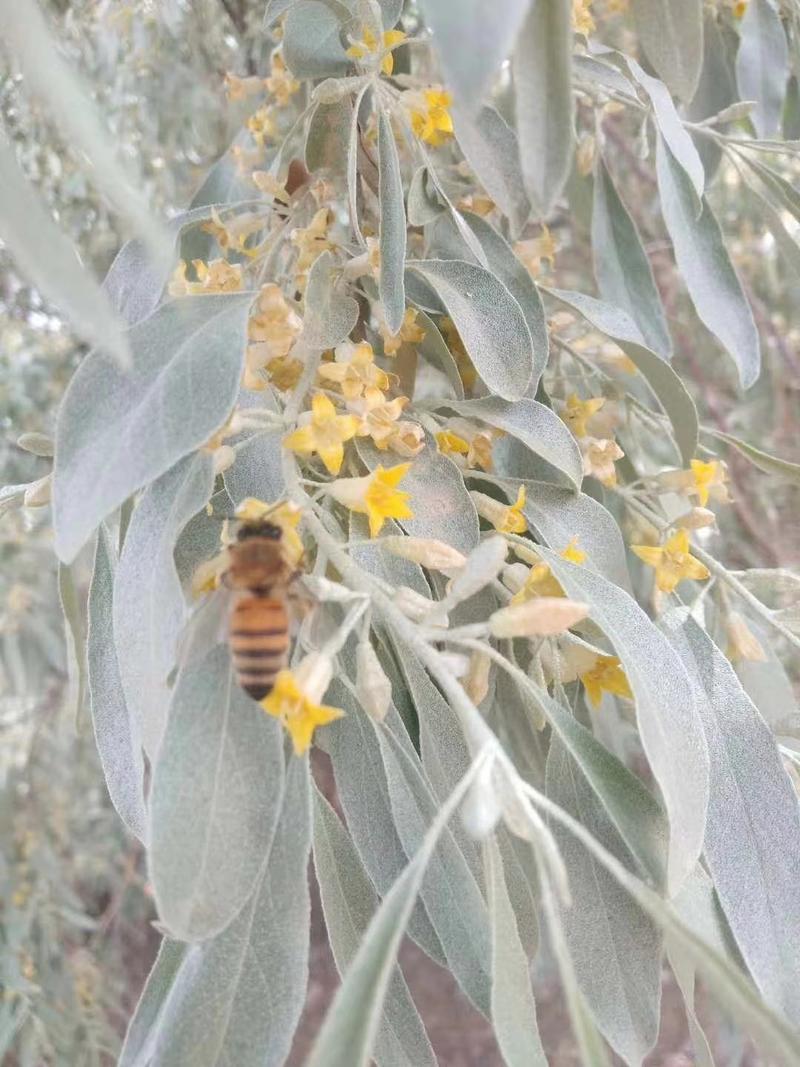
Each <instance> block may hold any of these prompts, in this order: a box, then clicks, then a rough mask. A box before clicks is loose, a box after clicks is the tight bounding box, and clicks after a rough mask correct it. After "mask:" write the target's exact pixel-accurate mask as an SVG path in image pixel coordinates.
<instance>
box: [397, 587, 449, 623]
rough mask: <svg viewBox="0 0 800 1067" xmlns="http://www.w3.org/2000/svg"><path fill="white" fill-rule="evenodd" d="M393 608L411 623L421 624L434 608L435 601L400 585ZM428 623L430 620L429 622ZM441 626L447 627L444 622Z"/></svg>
mask: <svg viewBox="0 0 800 1067" xmlns="http://www.w3.org/2000/svg"><path fill="white" fill-rule="evenodd" d="M394 604H395V607H397V608H399V609H400V611H402V613H403V614H404V615H405V616H406V617H407V618H409V619H411V620H412V621H413V622H421V621H422V620H423V619H424V618H425V617H426V616H427V615H429V614H430V613H431V612H432V611H433V610H434V609H435V608H436V601H435V600H430V599H429V598H428V597H426V596H422V595H421V594H420V593H418V592H417V591H416V590H415V589H409V587H408V586H407V585H401V586H400V587H399V588H398V590H397V592H396V593H395V595H394ZM429 621H430V620H429ZM443 625H447V623H446V622H444V623H443Z"/></svg>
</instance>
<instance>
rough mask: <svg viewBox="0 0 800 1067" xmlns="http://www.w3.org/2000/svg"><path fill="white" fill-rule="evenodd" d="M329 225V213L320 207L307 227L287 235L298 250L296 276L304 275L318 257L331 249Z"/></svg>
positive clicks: (326, 209)
mask: <svg viewBox="0 0 800 1067" xmlns="http://www.w3.org/2000/svg"><path fill="white" fill-rule="evenodd" d="M330 224H331V213H330V211H329V210H328V208H326V207H321V208H320V209H319V211H317V212H316V214H315V215H314V217H313V219H312V220H311V222H310V223H309V224H308V226H306V227H300V228H299V229H296V230H292V232H291V233H290V234H289V237H290V239H291V242H292V244H293V245H295V247H296V248H297V250H298V254H297V263H296V264H295V271H296V272H297V274H298V275H305V273H306V271H307V270H308V269H309V267H310V266H311V264H312V263H313V262H314V261H315V260H316V258H317V257H318V256H320V255H322V253H323V252H326V251H327V250H328V249H331V248H333V244H332V243H331V241H330V240H329V239H328V230H329V228H330Z"/></svg>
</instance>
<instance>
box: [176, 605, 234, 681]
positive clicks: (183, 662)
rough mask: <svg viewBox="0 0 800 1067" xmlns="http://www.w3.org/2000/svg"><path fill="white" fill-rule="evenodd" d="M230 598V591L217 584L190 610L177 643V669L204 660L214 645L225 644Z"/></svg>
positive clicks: (230, 606)
mask: <svg viewBox="0 0 800 1067" xmlns="http://www.w3.org/2000/svg"><path fill="white" fill-rule="evenodd" d="M234 597H235V594H234V593H233V591H232V590H230V589H227V588H226V587H225V586H220V587H219V589H216V590H215V591H214V592H213V593H212V594H211V595H210V596H207V597H206V598H205V599H204V600H203V602H202V603H201V604H199V605H198V606H197V608H196V609H195V610H194V611H193V612H192V614H191V616H190V618H189V620H188V621H187V623H186V625H185V626H184V628H183V632H182V634H181V636H180V640H179V642H178V656H177V668H178V670H179V671H181V670H183V669H184V667H187V666H189V665H190V664H193V663H198V662H199V661H200V660H202V659H205V657H206V656H207V655H208V654H209V652H211V650H212V649H213V648H216V646H217V645H224V644H226V642H227V640H228V620H229V619H230V614H231V608H232V606H233V600H234Z"/></svg>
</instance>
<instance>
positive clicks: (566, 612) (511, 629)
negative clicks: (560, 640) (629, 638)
mask: <svg viewBox="0 0 800 1067" xmlns="http://www.w3.org/2000/svg"><path fill="white" fill-rule="evenodd" d="M588 614H589V605H588V604H582V603H580V602H579V601H577V600H567V598H566V597H553V596H541V597H536V598H535V599H534V600H526V601H525V602H524V603H522V604H510V605H509V606H508V607H507V608H500V610H499V611H496V612H494V614H493V615H491V616H490V618H489V630H490V632H491V633H492V634H493V635H494V636H495V637H552V636H553V635H554V634H561V633H564V631H565V630H568V629H569V628H570V627H571V626H574V625H575V624H576V623H578V622H580V621H581V619H585V618H586V616H587V615H588Z"/></svg>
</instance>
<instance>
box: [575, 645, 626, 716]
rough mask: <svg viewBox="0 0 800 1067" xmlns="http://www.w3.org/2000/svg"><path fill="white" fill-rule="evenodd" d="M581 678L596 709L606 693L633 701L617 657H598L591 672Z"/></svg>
mask: <svg viewBox="0 0 800 1067" xmlns="http://www.w3.org/2000/svg"><path fill="white" fill-rule="evenodd" d="M579 677H580V680H581V681H582V682H583V686H584V688H585V690H586V695H587V696H588V698H589V700H590V701H591V704H592V706H593V707H595V708H597V707H599V706H600V703H601V701H602V699H603V693H604V692H605V693H613V694H615V695H616V696H620V697H627V698H628V700H632V699H633V693H632V692H631V687H630V684H629V683H628V678H627V676H626V674H625V671H624V670H623V669H622V665H621V663H620V661H619V659H618V658H617V657H616V656H598V658H597V661H596V663H595V665H594V666H593V667H592V668H591V670H588V671H585V672H584V673H583V674H581V675H579Z"/></svg>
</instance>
